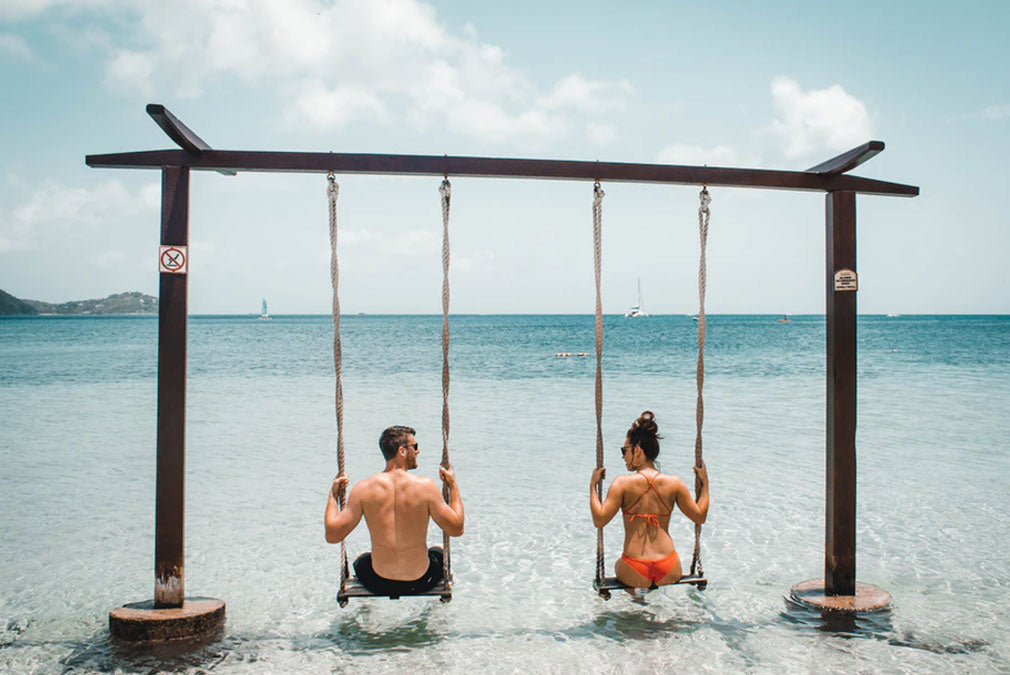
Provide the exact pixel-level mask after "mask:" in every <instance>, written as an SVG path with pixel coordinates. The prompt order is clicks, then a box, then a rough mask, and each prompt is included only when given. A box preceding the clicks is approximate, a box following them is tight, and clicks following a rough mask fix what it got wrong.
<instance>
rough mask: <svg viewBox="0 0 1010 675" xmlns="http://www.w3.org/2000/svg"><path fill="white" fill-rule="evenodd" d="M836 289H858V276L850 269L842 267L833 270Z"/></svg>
mask: <svg viewBox="0 0 1010 675" xmlns="http://www.w3.org/2000/svg"><path fill="white" fill-rule="evenodd" d="M835 290H836V291H858V290H859V277H857V276H856V273H855V272H853V271H852V270H850V269H845V268H842V269H840V270H837V271H836V272H835Z"/></svg>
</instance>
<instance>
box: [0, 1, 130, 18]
mask: <svg viewBox="0 0 1010 675" xmlns="http://www.w3.org/2000/svg"><path fill="white" fill-rule="evenodd" d="M128 1H129V0H3V2H2V3H0V19H30V18H32V17H34V16H36V15H38V14H41V13H42V12H45V11H46V10H49V9H54V8H60V9H68V10H92V9H101V8H104V7H109V6H112V5H115V4H122V3H123V2H128Z"/></svg>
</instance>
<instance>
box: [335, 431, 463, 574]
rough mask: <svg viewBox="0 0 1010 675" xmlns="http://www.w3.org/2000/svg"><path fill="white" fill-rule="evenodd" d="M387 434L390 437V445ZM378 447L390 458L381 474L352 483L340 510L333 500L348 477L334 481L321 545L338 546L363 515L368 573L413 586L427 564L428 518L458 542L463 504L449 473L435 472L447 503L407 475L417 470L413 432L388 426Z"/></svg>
mask: <svg viewBox="0 0 1010 675" xmlns="http://www.w3.org/2000/svg"><path fill="white" fill-rule="evenodd" d="M397 429H400V430H404V432H402V433H400V434H399V435H398V436H397V435H396V433H395V432H394V433H393V434H390V430H397ZM406 430H409V432H410V433H406ZM387 435H393V436H395V438H392V439H391V440H389V439H387ZM383 442H385V447H383V455H384V456H387V454H389V455H392V456H391V457H387V459H386V469H385V470H384V471H382V472H381V473H377V474H375V475H373V476H369V477H368V478H365V479H364V480H361V481H359V482H358V483H357V484H355V486H354V488H352V489H351V492H350V495H349V496H348V499H347V504H346V506H345V507H344V509H343V510H341V509H340V508H339V506H338V498H339V496H340V494H341V493H342V492H343V491H344V490H346V487H347V477H346V476H337V477H336V478H335V479H334V480H333V485H332V487H331V489H330V494H329V496H328V499H327V504H326V515H325V525H326V541H328V542H330V543H337V542H340V541H342V540H343V539H344V538H345V537H346V536H347V535H348V534H350V533H351V531H352V530H353V529H354V528H355V527H356V526H357V524H358V523H359V522H360V521H361V517H362V516H364V518H365V524H366V525H367V526H368V532H369V534H370V536H371V540H372V552H371V561H370V562H371V566H372V569H374V571H375V573H376V574H378V575H379V576H381V577H383V578H384V579H389V580H394V581H412V580H416V579H418V578H420V577H422V576H423V575H424V574H425V571H426V570H427V569H428V567H429V564H430V559H429V552H428V544H427V534H428V519H429V518H431V519H433V520H434V521H435V524H436V525H438V526H439V527H440V528H442V529H443V530H444V531H445V532H447V533H448V534H449V535H450V536H454V537H458V536H459V535H461V534H463V502H462V501H461V500H460V497H459V488H458V487H457V485H456V478H455V475H454V474H453V471H452V469H451V468H450V469H445V468H440V469H439V473H440V475H441V477H442V480H444V481H445V482H446V484H447V485H448V486H449V493H450V494H449V504H446V503H445V500H444V499H443V498H442V493H441V491H440V490H439V488H438V486H437V485H436V484H435V482H434V481H432V480H431V479H430V478H424V477H421V476H412V475H410V474H408V473H407V471H408V470H410V469H413V468H416V467H417V455H418V444H417V441H416V440H415V439H414V435H413V429H409V427H390V429H389V430H387V431H386V432H383V439H380V447H382V446H383Z"/></svg>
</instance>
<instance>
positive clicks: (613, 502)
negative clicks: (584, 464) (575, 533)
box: [589, 467, 624, 527]
mask: <svg viewBox="0 0 1010 675" xmlns="http://www.w3.org/2000/svg"><path fill="white" fill-rule="evenodd" d="M606 475H607V470H606V469H604V468H602V467H601V468H599V469H596V470H595V471H593V477H592V478H591V479H590V481H589V510H590V511H592V514H593V526H595V527H603V526H604V525H606V524H607V523H609V522H610V519H611V518H613V517H614V516H615V515H616V514H617V512H618V511H619V510H620V508H621V500H622V499H623V497H624V487H623V482H622V481H621V479H620V477H618V478H616V479H615V480H614V482H613V483H611V484H610V488H609V489H608V490H607V496H606V498H605V499H604V500H603V503H602V504H601V503H600V498H599V496H597V494H596V485H597V484H598V483H599V482H600V481H602V480H603V479H604V478H605V477H606Z"/></svg>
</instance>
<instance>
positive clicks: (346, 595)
mask: <svg viewBox="0 0 1010 675" xmlns="http://www.w3.org/2000/svg"><path fill="white" fill-rule="evenodd" d="M404 595H405V596H410V597H413V596H415V595H416V596H419V597H420V596H423V595H427V596H438V598H439V600H441V601H442V602H450V601H451V600H452V582H451V581H450V582H449V583H446V581H445V580H444V579H443V580H442V581H440V582H439V583H438V584H436V585H435V586H433V587H431V588H429V589H428V590H426V591H423V592H421V593H406V594H404ZM400 597H401V596H399V595H381V594H376V593H372V592H371V591H370V590H368V589H367V588H365V587H364V586H362V585H361V582H360V581H358V578H357V577H349V578H348V579H347V582H346V583H345V584H344V590H342V591H337V602H338V603H339V604H340V606H341V607H345V606H347V601H348V600H349V599H350V598H389V599H390V600H399V599H400Z"/></svg>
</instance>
